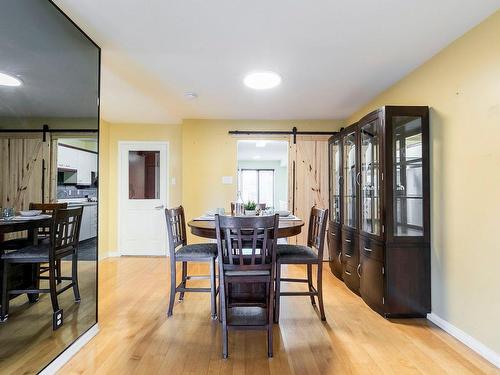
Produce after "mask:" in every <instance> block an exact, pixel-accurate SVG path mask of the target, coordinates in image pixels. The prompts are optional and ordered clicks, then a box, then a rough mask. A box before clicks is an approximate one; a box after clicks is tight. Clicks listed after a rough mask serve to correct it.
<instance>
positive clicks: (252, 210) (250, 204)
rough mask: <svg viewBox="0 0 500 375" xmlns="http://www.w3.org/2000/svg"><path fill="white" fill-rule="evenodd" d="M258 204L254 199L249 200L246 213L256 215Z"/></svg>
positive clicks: (246, 204)
mask: <svg viewBox="0 0 500 375" xmlns="http://www.w3.org/2000/svg"><path fill="white" fill-rule="evenodd" d="M256 207H257V204H256V203H255V202H253V201H248V202H247V203H245V215H247V216H255V208H256Z"/></svg>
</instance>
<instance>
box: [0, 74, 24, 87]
mask: <svg viewBox="0 0 500 375" xmlns="http://www.w3.org/2000/svg"><path fill="white" fill-rule="evenodd" d="M21 83H22V82H21V80H20V79H18V78H16V77H13V76H11V75H8V74H5V73H0V86H21Z"/></svg>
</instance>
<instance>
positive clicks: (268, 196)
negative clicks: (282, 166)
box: [256, 170, 274, 207]
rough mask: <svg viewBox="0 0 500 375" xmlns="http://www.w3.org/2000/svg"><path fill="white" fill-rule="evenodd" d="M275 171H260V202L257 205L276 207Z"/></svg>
mask: <svg viewBox="0 0 500 375" xmlns="http://www.w3.org/2000/svg"><path fill="white" fill-rule="evenodd" d="M273 195H274V171H271V170H269V171H266V170H262V171H259V200H258V202H257V201H256V203H265V204H266V207H274V198H273Z"/></svg>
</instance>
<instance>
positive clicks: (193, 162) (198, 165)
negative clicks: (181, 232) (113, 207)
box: [182, 120, 344, 241]
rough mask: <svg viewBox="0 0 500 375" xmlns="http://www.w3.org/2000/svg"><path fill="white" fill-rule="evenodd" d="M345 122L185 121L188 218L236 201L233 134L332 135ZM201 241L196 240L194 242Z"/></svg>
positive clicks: (184, 147)
mask: <svg viewBox="0 0 500 375" xmlns="http://www.w3.org/2000/svg"><path fill="white" fill-rule="evenodd" d="M343 125H344V122H343V121H335V120H331V121H318V120H301V121H294V120H290V121H261V120H255V121H254V120H184V122H183V124H182V160H183V168H182V176H183V177H182V181H183V184H182V201H183V202H182V204H183V205H184V207H185V210H186V217H187V218H192V217H195V216H199V215H202V214H203V213H205V212H206V211H207V210H209V209H214V208H216V207H225V208H226V209H227V210H229V204H230V202H231V201H233V200H235V199H236V193H237V191H236V190H237V182H236V172H237V159H236V157H237V155H236V142H237V140H238V138H236V137H232V136H230V135H229V134H228V131H229V130H288V131H290V130H291V129H292V127H293V126H296V127H297V129H298V130H310V131H332V130H338V129H339V128H340V127H341V126H343ZM222 176H233V184H232V185H223V184H222ZM190 239H191V240H193V241H195V240H198V239H197V238H195V237H194V236H193V237H192V238H190Z"/></svg>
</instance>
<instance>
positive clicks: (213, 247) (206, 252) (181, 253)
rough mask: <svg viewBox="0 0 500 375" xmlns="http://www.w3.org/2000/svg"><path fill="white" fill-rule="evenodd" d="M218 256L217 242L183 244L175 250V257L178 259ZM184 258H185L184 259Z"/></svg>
mask: <svg viewBox="0 0 500 375" xmlns="http://www.w3.org/2000/svg"><path fill="white" fill-rule="evenodd" d="M216 257H217V244H212V243H197V244H192V245H186V246H182V247H181V248H180V249H179V250H177V251H176V252H175V258H176V260H178V261H182V260H184V259H187V260H189V259H197V258H200V259H202V258H216ZM183 258H184V259H183Z"/></svg>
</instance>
